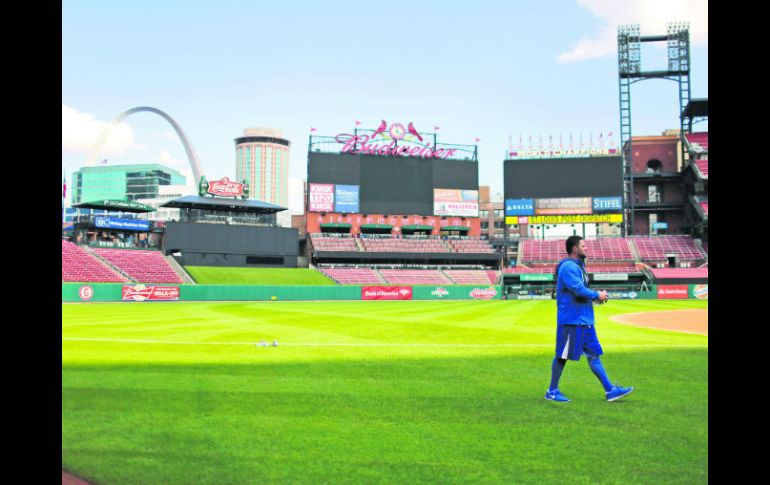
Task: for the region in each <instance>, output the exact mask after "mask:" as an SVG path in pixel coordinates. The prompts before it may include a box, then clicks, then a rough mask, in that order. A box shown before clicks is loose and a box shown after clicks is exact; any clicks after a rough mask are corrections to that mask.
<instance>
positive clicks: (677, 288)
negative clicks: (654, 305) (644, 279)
mask: <svg viewBox="0 0 770 485" xmlns="http://www.w3.org/2000/svg"><path fill="white" fill-rule="evenodd" d="M688 296H689V295H688V291H687V285H659V286H658V299H659V300H686V299H687V297H688Z"/></svg>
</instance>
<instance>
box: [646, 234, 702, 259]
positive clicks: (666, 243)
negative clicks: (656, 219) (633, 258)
mask: <svg viewBox="0 0 770 485" xmlns="http://www.w3.org/2000/svg"><path fill="white" fill-rule="evenodd" d="M632 241H633V243H634V245H635V246H636V249H637V250H638V251H639V256H640V257H641V259H642V261H666V258H667V256H666V255H667V254H675V255H676V256H677V257H678V258H679V259H683V260H684V259H689V260H692V259H704V255H703V254H701V252H700V251H699V250H698V248H697V246H695V242H693V240H692V238H691V237H690V236H658V237H634V238H632Z"/></svg>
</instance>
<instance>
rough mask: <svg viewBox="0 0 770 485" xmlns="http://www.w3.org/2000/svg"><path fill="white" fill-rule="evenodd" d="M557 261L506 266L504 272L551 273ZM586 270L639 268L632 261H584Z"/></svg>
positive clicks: (593, 271) (605, 271)
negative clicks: (527, 265)
mask: <svg viewBox="0 0 770 485" xmlns="http://www.w3.org/2000/svg"><path fill="white" fill-rule="evenodd" d="M557 264H558V263H548V264H532V265H530V267H524V266H516V267H515V268H507V269H506V270H505V272H506V273H513V274H546V273H553V272H555V271H556V265H557ZM586 272H587V273H641V271H640V270H638V269H636V265H635V264H634V263H626V262H621V263H602V262H597V263H592V262H590V261H589V262H587V263H586Z"/></svg>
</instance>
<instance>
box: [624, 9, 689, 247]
mask: <svg viewBox="0 0 770 485" xmlns="http://www.w3.org/2000/svg"><path fill="white" fill-rule="evenodd" d="M642 42H666V44H667V47H668V50H667V58H668V68H667V69H666V70H665V71H642V68H641V43H642ZM647 79H668V80H670V81H674V82H676V83H678V85H679V111H677V113H678V114H681V113H682V111H683V110H684V108H685V106H687V104H688V103H689V102H690V24H689V22H669V23H667V24H666V35H649V36H641V35H639V25H638V24H633V25H621V26H619V27H618V81H619V86H620V89H619V94H620V146H621V148H622V150H623V200H624V204H623V212H624V214H625V217H624V220H623V227H624V231H623V236H626V235H629V234H633V231H634V194H633V191H634V170H633V168H634V165H633V161H632V159H633V154H634V151H633V150H632V148H631V133H632V132H631V85H632V84H633V83H635V82H639V81H645V80H647ZM684 129H685V121H684V119H683V118H681V117H680V136H683V133H684ZM684 151H685V148H684V143H682V159H684Z"/></svg>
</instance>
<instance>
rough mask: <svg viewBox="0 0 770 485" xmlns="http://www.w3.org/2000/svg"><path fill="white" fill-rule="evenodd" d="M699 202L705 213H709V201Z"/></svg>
mask: <svg viewBox="0 0 770 485" xmlns="http://www.w3.org/2000/svg"><path fill="white" fill-rule="evenodd" d="M698 204H699V205H700V208H701V209H703V213H704V214H706V215H709V202H708V201H705V202H698Z"/></svg>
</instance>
